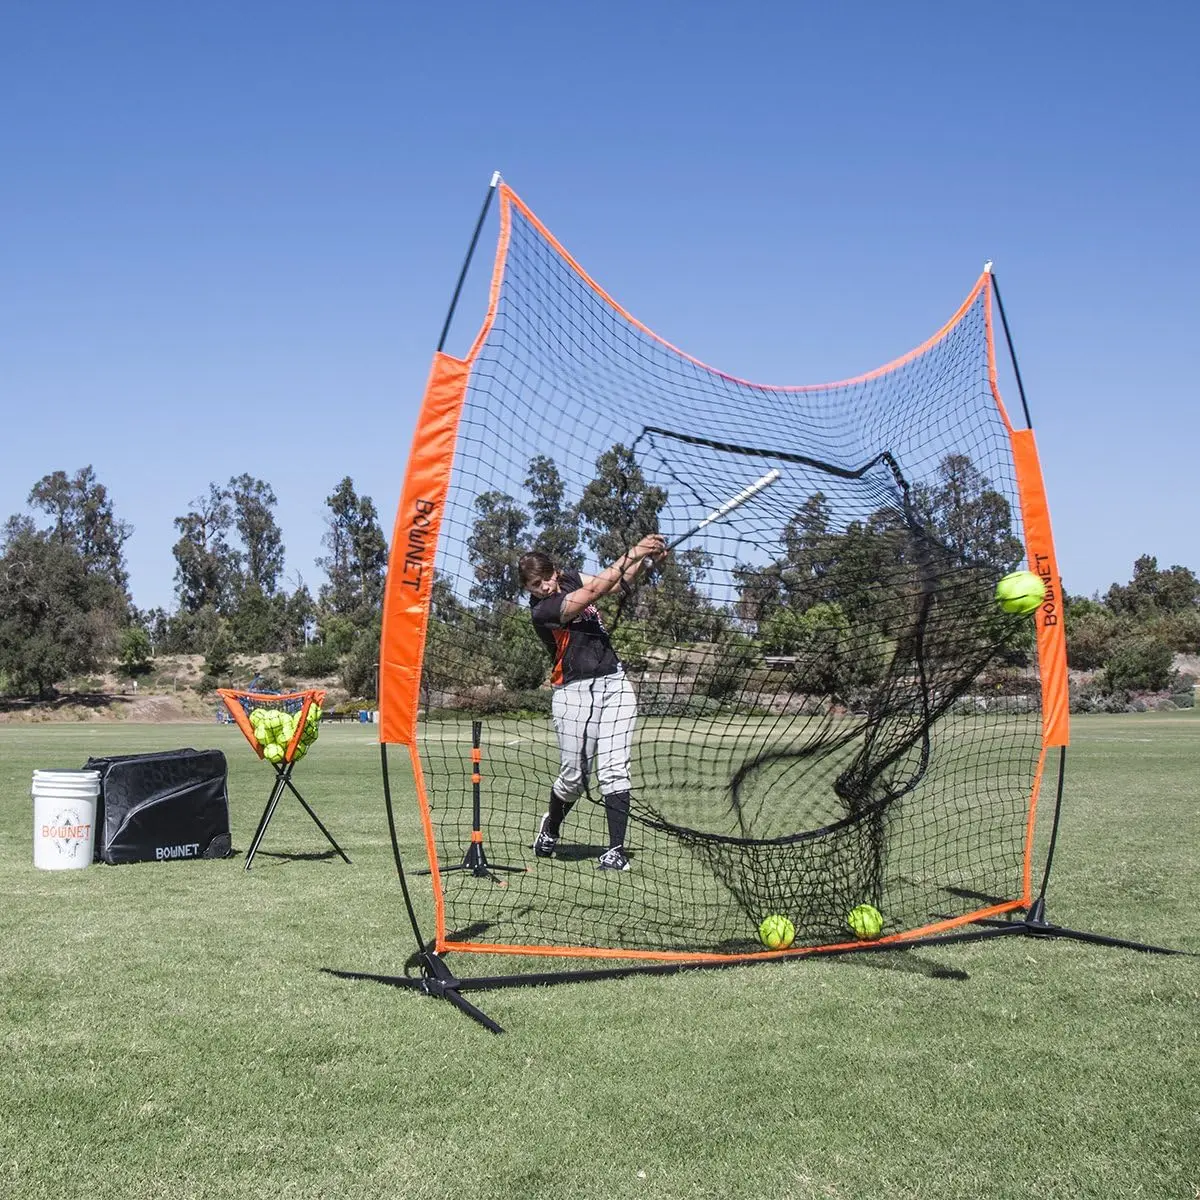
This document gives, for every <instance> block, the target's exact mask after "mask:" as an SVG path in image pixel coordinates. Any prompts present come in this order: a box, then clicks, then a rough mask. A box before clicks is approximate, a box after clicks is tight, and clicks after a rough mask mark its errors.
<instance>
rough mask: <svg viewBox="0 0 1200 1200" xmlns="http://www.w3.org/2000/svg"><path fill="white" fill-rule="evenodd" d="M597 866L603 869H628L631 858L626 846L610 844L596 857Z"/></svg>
mask: <svg viewBox="0 0 1200 1200" xmlns="http://www.w3.org/2000/svg"><path fill="white" fill-rule="evenodd" d="M596 867H597V869H599V870H601V871H628V870H629V858H628V856H627V855H626V853H625V847H624V846H610V847H609V848H608V849H607V850H605V852H604V853H603V854H602V855H600V857H599V858H598V859H596Z"/></svg>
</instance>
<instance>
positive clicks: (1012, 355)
mask: <svg viewBox="0 0 1200 1200" xmlns="http://www.w3.org/2000/svg"><path fill="white" fill-rule="evenodd" d="M990 266H991V264H989V270H988V274H989V275H990V276H991V278H992V293H993V295H995V297H996V309H997V311H998V312H999V313H1000V324H1001V325H1002V326H1003V327H1004V340H1005V342H1007V343H1008V359H1009V362H1011V363H1012V366H1013V374H1014V375H1015V376H1016V377H1017V395H1019V396H1020V397H1021V408H1022V409H1023V410H1024V412H1025V428H1026V429H1032V428H1033V421H1031V420H1030V418H1029V405H1028V403H1027V402H1026V400H1025V385H1024V383H1022V382H1021V366H1020V364H1019V363H1018V362H1017V352H1016V350H1015V349H1013V340H1012V333H1011V332H1010V331H1009V328H1008V317H1006V316H1005V315H1004V301H1003V300H1001V299H1000V281H999V280H998V279H997V278H996V272H995V271H993V270H991V269H990Z"/></svg>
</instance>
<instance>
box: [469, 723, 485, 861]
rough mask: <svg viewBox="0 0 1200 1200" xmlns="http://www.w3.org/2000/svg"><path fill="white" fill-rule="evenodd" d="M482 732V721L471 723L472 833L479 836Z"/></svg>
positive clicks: (480, 826) (481, 828)
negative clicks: (480, 746)
mask: <svg viewBox="0 0 1200 1200" xmlns="http://www.w3.org/2000/svg"><path fill="white" fill-rule="evenodd" d="M482 731H483V722H482V721H472V722H471V831H472V832H473V833H475V834H477V835H478V834H479V833H481V831H482V830H483V817H482V814H481V813H480V811H479V785H480V783H482V781H483V752H482V751H481V750H480V748H479V737H480V734H481V733H482ZM480 840H481V841H482V838H480Z"/></svg>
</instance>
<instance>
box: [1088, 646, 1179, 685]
mask: <svg viewBox="0 0 1200 1200" xmlns="http://www.w3.org/2000/svg"><path fill="white" fill-rule="evenodd" d="M1173 657H1174V656H1173V655H1172V653H1171V647H1170V646H1168V645H1166V643H1164V642H1160V641H1158V639H1157V638H1153V637H1147V636H1146V635H1134V636H1132V637H1128V638H1123V639H1122V640H1121V641H1119V642H1117V644H1116V645H1115V646H1114V648H1113V652H1112V655H1111V656H1110V657H1109V659H1108V661H1107V662H1106V663H1105V664H1104V682H1105V686H1106V687H1107V689H1108V690H1109V691H1110V692H1135V691H1136V692H1158V691H1162V690H1163V689H1164V688H1167V687H1169V686H1170V685H1171V682H1172V676H1173V674H1174V672H1173V671H1172V669H1171V660H1172V658H1173Z"/></svg>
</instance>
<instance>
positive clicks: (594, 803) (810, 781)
mask: <svg viewBox="0 0 1200 1200" xmlns="http://www.w3.org/2000/svg"><path fill="white" fill-rule="evenodd" d="M500 199H501V234H500V245H499V251H498V256H497V266H496V271H495V275H494V283H493V293H492V303H491V307H490V311H489V314H488V318H487V320H486V322H485V325H484V328H483V329H482V331H481V333H480V335H479V338H478V339H477V341H476V344H475V346H474V347H473V349H472V351H471V353H470V355H469V356H468V358H467V359H465V360H458V359H453V358H450V357H449V356H446V355H439V356H438V357H437V359H436V360H435V363H434V368H433V372H432V374H431V377H430V382H429V388H428V391H427V393H426V400H425V407H424V409H423V413H422V417H421V421H420V423H419V426H418V431H417V436H416V440H415V443H414V449H413V454H412V457H411V459H410V464H409V473H408V477H407V479H406V482H405V488H404V491H403V494H402V499H401V505H400V510H399V514H398V517H397V523H396V533H395V539H394V542H393V550H392V560H391V565H390V569H389V579H388V592H387V601H386V605H385V616H384V637H383V644H382V659H381V736H382V739H383V740H384V741H385V742H387V741H392V742H401V743H406V744H409V745H414V744H415V745H416V746H417V747H418V748H419V758H417V760H416V761H415V765H416V768H417V791H418V802H419V804H420V805H421V811H422V818H423V822H424V828H425V833H426V843H427V847H428V849H429V852H430V858H431V863H430V866H431V870H432V872H433V881H434V889H435V901H436V908H437V939H438V945H439V947H441V948H446V947H452V948H465V949H473V950H492V951H503V950H511V949H517V950H520V951H522V952H529V953H538V954H588V955H612V956H618V955H619V956H627V957H635V956H655V957H662V958H679V957H695V958H706V957H720V956H744V955H747V954H753V953H764V954H765V953H769V952H773V951H775V950H776V947H778V948H782V949H789V948H790V949H791V950H793V951H795V950H800V949H807V950H819V949H827V948H830V947H834V946H842V945H845V944H847V943H853V942H855V941H857V940H859V939H862V938H871V939H877V938H879V939H886V938H904V937H911V936H913V935H915V934H916V933H918V932H927V931H929V930H931V929H934V928H944V927H947V926H950V925H954V924H961V923H964V922H966V921H969V920H972V919H975V918H978V917H980V916H981V915H984V914H988V913H998V912H1003V911H1007V910H1009V909H1013V908H1016V907H1018V906H1020V905H1021V904H1022V903H1027V902H1028V899H1029V884H1028V866H1029V847H1030V844H1031V838H1032V829H1033V822H1032V815H1033V811H1034V806H1035V803H1036V797H1037V791H1038V786H1039V783H1040V778H1041V768H1042V763H1043V758H1044V752H1045V747H1046V746H1047V745H1054V744H1062V742H1063V741H1065V733H1066V727H1065V717H1064V718H1062V719H1060V718H1059V717H1058V716H1057V715H1053V714H1050V712H1049V710H1050V708H1051V706H1052V705H1055V706H1057V705H1059V704H1060V701H1061V695H1060V692H1061V690H1062V675H1061V671H1060V668H1061V662H1059V656H1060V655H1061V639H1059V640H1055V639H1054V638H1053V637H1043V636H1042V632H1043V631H1042V627H1041V625H1037V630H1038V632H1037V636H1035V624H1036V620H1038V619H1040V618H1037V617H1036V614H1035V615H1030V614H1013V613H1010V612H1007V611H1005V610H1004V609H1002V608H1001V607H999V606H998V605H997V603H996V601H995V598H994V593H995V589H996V585H997V582H998V581H999V580H1000V579H1001V578H1002V577H1003V576H1005V575H1006V574H1008V573H1009V572H1012V571H1015V570H1018V569H1022V568H1025V569H1032V570H1033V571H1035V572H1036V573H1037V574H1039V575H1041V576H1043V577H1046V578H1049V579H1052V580H1053V579H1056V575H1057V573H1056V571H1055V570H1054V569H1053V565H1052V555H1053V547H1052V544H1051V540H1050V534H1049V520H1048V516H1046V514H1045V512H1044V511H1042V509H1044V504H1043V505H1042V508H1040V509H1039V511H1038V513H1037V514H1036V517H1034V516H1031V514H1030V513H1029V512H1027V511H1026V510H1027V509H1029V508H1030V505H1031V498H1033V497H1039V496H1041V487H1040V478H1035V476H1037V475H1038V469H1037V462H1036V455H1035V454H1034V453H1033V452H1032V443H1031V441H1030V443H1029V445H1028V447H1027V449H1028V451H1029V452H1028V453H1026V452H1025V449H1026V448H1025V447H1022V452H1021V453H1020V454H1018V453H1017V452H1015V451H1014V439H1017V440H1018V444H1019V443H1020V439H1022V438H1023V437H1024V434H1023V433H1014V431H1013V428H1012V425H1011V423H1010V420H1009V417H1008V415H1007V413H1006V412H1005V410H1004V406H1003V404H1002V403H1001V402H1000V399H999V392H998V389H997V388H996V385H995V376H996V372H995V362H994V358H993V347H992V337H991V288H990V277H989V276H987V275H986V274H985V275H984V276H982V277H981V278H980V280H979V281H978V282H977V283H976V285H975V287H974V288H973V289H972V291H971V293H970V294H969V295H968V296H967V298H966V300H965V301H964V302H963V304H962V305H961V306H960V307H959V309H958V311H957V312H956V313H955V314H954V315H953V317H952V318H951V319H950V320H949V321H948V322H947V323H946V325H945V326H943V328H942V329H940V330H939V331H938V332H937V333H936V334H934V335H933V336H932V337H931V338H930V339H929V340H928V341H926V342H925V343H923V344H922V345H921V346H919V347H918V348H917V349H916V350H914V351H912V352H911V353H909V354H906V355H904V356H903V357H902V358H900V359H897V360H896V361H895V362H893V363H891V364H889V365H887V366H885V367H881V368H879V369H878V370H874V371H871V372H869V373H867V374H864V375H862V376H859V377H857V378H855V379H851V380H847V381H844V382H841V383H835V384H827V385H815V386H802V387H769V386H764V385H759V384H752V383H747V382H745V381H742V380H739V379H735V378H732V377H730V376H729V375H726V374H724V373H722V372H720V371H716V370H713V369H712V368H710V367H707V366H705V365H704V364H702V363H700V362H698V361H697V360H695V359H693V358H691V357H690V356H688V355H686V354H684V353H682V352H680V351H679V350H677V349H676V348H674V347H673V346H670V345H668V344H667V343H666V342H664V341H663V340H662V339H661V338H659V337H657V336H656V335H655V334H653V333H652V332H651V331H649V330H648V329H646V328H645V327H644V326H643V325H641V324H640V323H638V322H637V321H636V320H634V319H633V318H632V317H631V316H630V315H629V314H628V313H626V312H625V311H624V310H623V309H621V308H620V307H619V306H618V305H616V304H615V303H614V302H613V301H612V300H611V299H610V298H609V297H608V296H607V295H606V294H605V293H604V292H602V291H601V290H600V289H599V287H598V286H597V285H596V284H595V283H593V281H592V280H591V279H590V278H589V277H587V276H586V275H585V274H584V273H583V272H582V271H581V269H580V268H579V267H578V265H577V264H576V263H575V262H574V261H573V260H572V259H571V258H570V256H569V255H568V254H567V253H566V252H565V251H564V250H563V248H562V247H561V246H560V245H559V244H558V243H557V242H556V241H555V240H554V239H553V237H552V236H551V235H550V234H549V233H548V232H547V230H546V229H545V228H544V227H543V226H542V225H541V224H540V223H539V222H538V221H537V220H536V218H535V217H534V216H533V215H532V213H531V212H530V211H529V210H528V209H527V208H526V207H525V206H524V205H523V204H522V203H521V201H520V200H519V199H518V198H517V197H516V196H515V195H514V194H513V193H512V192H511V191H510V190H508V189H507V188H505V187H502V188H501V190H500ZM768 477H770V478H771V480H772V481H771V483H770V485H769V486H764V487H762V488H760V489H758V490H757V491H753V492H752V493H751V494H749V495H746V494H747V493H748V492H749V491H750V489H752V488H753V487H754V485H755V484H756V481H762V480H764V479H766V478H768ZM739 496H745V498H744V499H743V500H742V501H741V502H740V503H738V504H737V505H735V506H733V507H729V501H730V500H731V498H736V497H739ZM722 509H724V511H723V512H722V515H721V516H720V517H719V518H717V519H711V520H709V519H708V518H711V517H712V514H714V513H715V512H717V511H718V510H722ZM654 532H657V533H661V534H662V535H663V536H664V537H665V538H667V539H668V540H669V541H675V540H677V539H678V545H677V546H676V548H675V549H674V551H673V553H672V554H671V555H670V557H669V558H668V559H667V560H666V561H665V562H664V564H663V565H662V566H660V567H659V568H657V569H656V570H654V571H652V572H649V573H644V574H642V575H640V576H638V578H637V579H636V580H635V581H634V582H633V584H632V585H631V586H630V587H629V588H628V589H626V590H624V591H622V590H614V591H613V592H611V593H609V594H608V595H606V596H604V597H603V598H601V599H600V600H599V601H598V602H597V603H596V604H595V610H596V617H597V619H598V621H599V623H600V626H601V627H602V630H603V636H604V637H605V638H607V639H608V641H609V642H611V647H612V651H613V654H614V656H615V657H614V658H613V659H612V660H610V659H608V658H606V657H605V655H604V653H602V652H600V651H596V652H595V653H593V650H594V649H595V647H593V648H592V649H589V643H588V639H596V640H598V639H600V634H598V633H597V631H596V625H595V623H594V622H593V623H592V624H590V625H587V626H586V627H585V626H582V625H567V626H563V627H561V628H558V629H551V630H543V631H542V634H543V635H544V636H540V635H539V631H538V629H536V628H535V627H534V623H533V621H532V620H531V609H530V604H529V597H528V595H527V594H526V592H525V591H524V589H523V586H522V581H521V578H520V574H519V570H518V560H519V559H520V557H521V555H522V553H523V552H525V551H529V550H537V551H540V552H542V553H544V554H545V555H547V556H548V557H549V558H550V560H551V561H552V562H553V564H554V565H555V567H556V568H557V569H558V571H559V573H560V575H561V577H562V579H565V580H575V579H579V580H583V579H584V578H586V577H588V576H595V575H597V574H599V573H601V572H602V571H603V570H604V569H605V568H606V567H607V566H608V565H609V564H611V563H613V562H614V561H616V560H618V559H621V558H622V557H623V556H624V555H625V554H626V552H627V551H629V550H630V548H631V547H633V546H634V545H635V544H637V543H638V541H639V539H641V538H643V537H644V536H645V535H647V534H650V533H654ZM571 586H572V587H579V586H581V585H580V584H579V583H571ZM1048 603H1049V601H1048ZM1051 615H1052V614H1051ZM1043 616H1045V614H1043ZM1045 620H1047V621H1048V620H1050V617H1049V616H1045ZM1046 680H1049V681H1050V682H1049V683H1046V682H1045V681H1046ZM1064 711H1065V710H1064ZM474 722H481V724H482V735H481V739H480V743H479V744H481V746H482V752H483V758H484V762H486V763H487V765H488V770H487V771H486V773H485V774H484V776H483V783H482V795H481V796H478V797H473V795H472V779H471V767H470V756H469V751H470V748H471V746H472V724H473V723H474ZM552 786H553V788H554V794H555V795H556V796H557V797H558V798H559V799H560V800H563V799H565V800H567V801H571V802H573V806H572V807H571V809H570V811H569V813H567V814H566V815H565V816H564V817H563V819H562V821H561V823H560V825H559V827H558V828H557V829H556V828H554V827H553V826H554V822H551V826H550V827H549V828H547V826H546V825H545V824H544V821H543V818H544V814H546V813H547V811H548V809H549V808H550V807H551V804H550V799H551V789H552ZM476 801H477V803H476ZM625 807H627V809H628V814H627V824H626V825H625V827H624V830H623V831H622V829H621V826H622V822H621V819H620V816H619V815H618V818H617V819H615V820H614V815H613V814H614V810H615V809H617V808H621V809H624V808H625ZM479 829H482V830H483V837H484V838H485V839H486V845H487V850H488V853H489V854H491V855H492V856H493V857H495V858H496V859H497V860H498V861H501V862H504V863H506V864H511V865H517V864H522V863H523V864H525V865H526V866H528V867H529V868H530V869H529V870H528V872H527V873H524V874H512V875H510V876H509V877H508V878H507V881H506V882H507V884H508V886H506V887H499V886H496V885H495V883H494V881H492V880H489V879H486V878H480V877H479V876H478V875H476V874H474V873H472V872H468V871H455V872H453V873H451V872H449V871H445V870H442V869H441V868H443V867H445V866H446V865H448V864H453V863H457V862H458V861H459V859H460V857H461V856H462V853H463V848H464V846H466V845H468V844H469V842H470V841H471V839H472V836H473V835H476V836H478V830H479ZM614 829H616V830H617V835H614ZM547 833H548V834H549V835H550V836H549V839H548V840H547V838H544V837H541V836H540V835H541V834H547ZM614 836H623V838H624V847H623V849H624V857H626V858H627V859H628V861H629V868H630V869H628V870H610V869H606V867H605V866H604V864H603V863H601V861H600V859H601V856H602V855H603V854H604V852H605V851H606V850H607V849H608V848H609V846H610V843H611V842H612V841H613V838H614ZM535 842H537V843H538V844H539V847H540V848H539V850H538V852H535V850H534V843H535ZM864 906H865V907H864ZM867 910H870V911H867ZM853 913H857V914H858V915H857V916H856V917H854V918H852V917H851V914H853ZM864 913H865V916H864ZM876 917H878V919H876ZM775 918H778V919H777V920H776V919H775ZM764 922H766V924H765V925H764ZM763 929H766V930H767V933H765V934H764V933H763V932H762V930H763ZM781 930H782V931H784V933H783V934H782V935H781V934H780V931H781ZM785 942H786V943H787V945H786V946H784V945H783V943H785Z"/></svg>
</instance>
